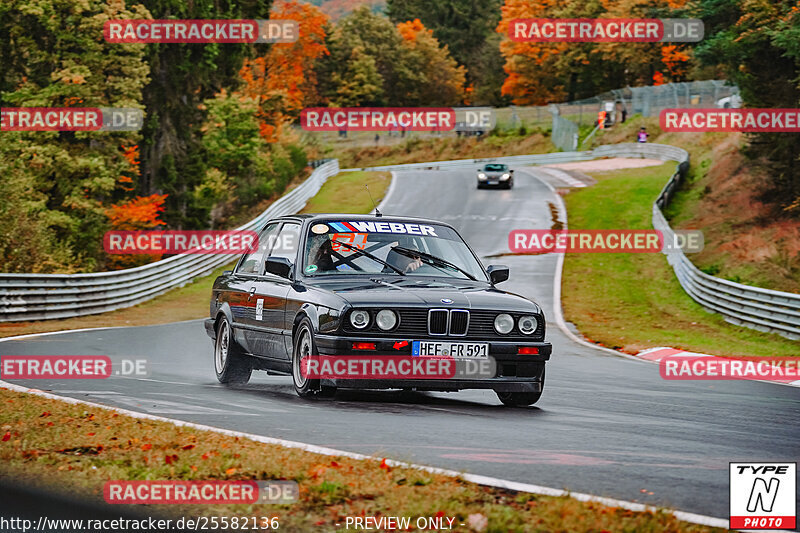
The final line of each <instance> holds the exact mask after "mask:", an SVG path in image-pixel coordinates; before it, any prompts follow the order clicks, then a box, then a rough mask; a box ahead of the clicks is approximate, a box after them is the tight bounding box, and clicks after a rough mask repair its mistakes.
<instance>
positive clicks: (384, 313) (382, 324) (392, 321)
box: [375, 309, 397, 331]
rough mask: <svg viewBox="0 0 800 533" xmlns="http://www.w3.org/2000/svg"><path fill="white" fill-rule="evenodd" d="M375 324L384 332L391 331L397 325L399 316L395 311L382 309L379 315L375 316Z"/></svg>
mask: <svg viewBox="0 0 800 533" xmlns="http://www.w3.org/2000/svg"><path fill="white" fill-rule="evenodd" d="M375 323H376V324H378V327H379V328H381V329H382V330H383V331H389V330H390V329H394V327H395V326H396V325H397V315H396V314H395V312H394V311H390V310H388V309H381V310H380V311H378V314H377V315H375Z"/></svg>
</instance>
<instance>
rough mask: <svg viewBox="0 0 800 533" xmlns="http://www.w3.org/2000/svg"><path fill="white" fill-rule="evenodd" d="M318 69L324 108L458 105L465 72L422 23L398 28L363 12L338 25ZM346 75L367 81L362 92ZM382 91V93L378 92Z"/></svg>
mask: <svg viewBox="0 0 800 533" xmlns="http://www.w3.org/2000/svg"><path fill="white" fill-rule="evenodd" d="M327 43H328V49H329V50H330V56H329V57H326V58H323V59H322V60H321V61H320V62H319V64H318V70H317V72H318V73H319V76H320V81H321V84H320V94H321V96H322V100H321V101H322V102H323V103H331V104H336V105H341V104H342V103H343V102H348V103H350V104H351V105H352V104H354V103H358V105H378V106H386V105H389V106H400V105H458V104H460V103H462V102H463V85H464V70H463V69H462V68H460V67H458V65H457V64H456V62H455V61H454V60H453V59H452V57H451V56H450V53H449V50H448V49H447V47H446V46H443V45H441V44H440V43H439V42H438V41H437V40H436V38H435V37H433V35H432V32H431V31H430V30H429V29H427V28H425V27H424V25H422V23H421V22H419V21H417V22H413V21H412V22H411V23H404V24H402V25H401V26H395V25H394V24H392V23H391V21H390V20H389V19H387V18H386V17H384V16H382V15H378V14H375V13H372V12H370V11H369V10H368V9H367V8H360V9H357V10H356V11H354V12H353V13H351V14H349V15H348V16H346V17H344V18H342V19H341V20H339V21H338V22H337V23H336V25H335V26H334V27H333V30H332V32H331V35H330V37H329V39H328V41H327ZM347 73H352V75H354V76H358V77H359V78H361V79H363V80H365V81H366V82H367V83H368V86H367V88H365V89H366V90H359V88H358V87H357V86H356V82H354V81H353V78H351V77H348V74H347ZM378 86H379V87H380V89H378Z"/></svg>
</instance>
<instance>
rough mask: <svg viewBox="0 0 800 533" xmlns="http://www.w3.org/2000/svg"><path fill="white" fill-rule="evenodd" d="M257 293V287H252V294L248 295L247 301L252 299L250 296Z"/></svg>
mask: <svg viewBox="0 0 800 533" xmlns="http://www.w3.org/2000/svg"><path fill="white" fill-rule="evenodd" d="M255 293H256V288H255V287H250V296H248V297H247V301H248V302H249V301H250V298H252V297H253V295H254V294H255Z"/></svg>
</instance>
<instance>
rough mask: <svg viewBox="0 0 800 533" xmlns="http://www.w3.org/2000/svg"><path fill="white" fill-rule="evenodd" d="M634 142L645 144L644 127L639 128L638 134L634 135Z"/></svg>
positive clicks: (645, 132) (645, 131)
mask: <svg viewBox="0 0 800 533" xmlns="http://www.w3.org/2000/svg"><path fill="white" fill-rule="evenodd" d="M636 142H639V143H646V142H647V130H646V129H644V127H642V128H639V133H638V134H637V135H636Z"/></svg>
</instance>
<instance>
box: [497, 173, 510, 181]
mask: <svg viewBox="0 0 800 533" xmlns="http://www.w3.org/2000/svg"><path fill="white" fill-rule="evenodd" d="M510 177H511V174H503V175H502V176H500V179H501V180H507V179H508V178H510Z"/></svg>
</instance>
